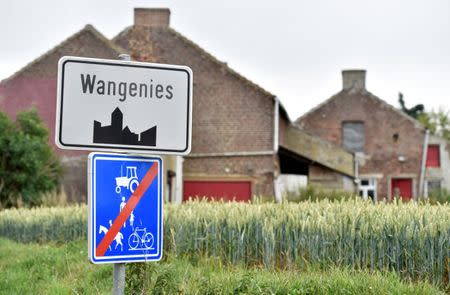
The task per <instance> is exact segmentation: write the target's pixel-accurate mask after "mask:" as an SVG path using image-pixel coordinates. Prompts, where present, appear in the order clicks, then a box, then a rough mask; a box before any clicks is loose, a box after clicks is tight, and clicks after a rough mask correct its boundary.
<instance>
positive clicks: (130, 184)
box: [116, 166, 139, 194]
mask: <svg viewBox="0 0 450 295" xmlns="http://www.w3.org/2000/svg"><path fill="white" fill-rule="evenodd" d="M136 168H137V167H135V166H127V174H126V176H122V171H120V175H121V176H120V177H116V193H118V194H119V193H120V191H121V187H126V188H127V189H129V190H130V192H131V193H133V192H134V190H135V189H136V188H137V187H138V185H139V180H138V178H137V174H136Z"/></svg>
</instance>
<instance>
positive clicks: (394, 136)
mask: <svg viewBox="0 0 450 295" xmlns="http://www.w3.org/2000/svg"><path fill="white" fill-rule="evenodd" d="M342 76H343V89H342V90H341V91H340V92H338V93H337V94H335V95H333V96H332V97H331V98H329V99H328V100H326V101H324V102H323V103H321V104H320V105H318V106H317V107H316V108H314V109H312V110H310V111H309V112H307V113H306V114H304V115H303V116H301V117H300V118H298V119H297V120H296V124H297V125H298V126H299V127H300V128H302V129H304V130H305V131H307V132H310V133H312V134H314V135H316V136H318V137H320V138H322V139H323V140H326V141H329V142H332V143H334V144H337V145H340V146H342V147H343V148H345V149H346V150H348V151H349V152H352V153H354V154H355V177H356V178H357V179H358V180H359V181H358V183H359V185H358V192H359V194H360V195H361V196H363V197H365V198H369V197H370V198H372V199H378V200H381V199H385V198H387V199H391V198H392V197H394V196H401V197H402V198H405V199H411V198H414V199H416V198H418V197H420V196H423V195H425V196H426V195H427V194H428V193H429V192H430V191H431V190H432V189H435V188H444V187H445V188H447V189H450V144H449V143H448V142H447V141H445V140H444V139H442V138H439V137H437V136H433V135H430V134H429V133H428V131H427V130H425V128H424V127H423V126H422V125H421V124H419V122H417V121H416V120H414V119H412V118H411V117H409V116H408V115H406V114H404V113H403V112H401V111H400V110H398V109H396V108H394V107H392V106H391V105H389V104H387V103H386V102H385V101H383V100H381V99H380V98H378V97H377V96H375V95H373V94H372V93H370V92H369V91H367V90H366V87H365V82H366V81H365V77H366V71H364V70H348V71H343V72H342Z"/></svg>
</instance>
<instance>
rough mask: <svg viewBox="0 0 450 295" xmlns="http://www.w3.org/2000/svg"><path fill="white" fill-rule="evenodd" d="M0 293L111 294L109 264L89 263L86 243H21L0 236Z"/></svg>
mask: <svg viewBox="0 0 450 295" xmlns="http://www.w3.org/2000/svg"><path fill="white" fill-rule="evenodd" d="M0 273H1V275H0V294H110V293H111V286H112V278H111V274H112V266H111V265H102V266H95V265H92V264H90V263H89V262H88V259H87V254H86V242H84V241H73V242H69V243H67V244H64V245H55V244H44V245H38V244H20V243H15V242H12V241H9V240H6V239H0Z"/></svg>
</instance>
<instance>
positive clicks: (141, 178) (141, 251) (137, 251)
mask: <svg viewBox="0 0 450 295" xmlns="http://www.w3.org/2000/svg"><path fill="white" fill-rule="evenodd" d="M162 171H163V170H162V160H161V158H159V157H147V156H129V155H122V154H106V153H91V154H90V155H89V165H88V195H89V197H88V205H89V207H88V208H89V214H88V216H89V222H88V255H89V258H90V260H91V261H92V262H93V263H125V262H142V261H158V260H160V259H161V257H162V249H163V247H162V246H163V245H162V244H163V222H162V219H163V216H162V214H163V213H162V206H163V199H162V196H163V192H162V184H163V180H162V178H163V177H162V175H163V174H162Z"/></svg>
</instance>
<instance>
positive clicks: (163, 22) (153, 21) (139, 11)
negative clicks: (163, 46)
mask: <svg viewBox="0 0 450 295" xmlns="http://www.w3.org/2000/svg"><path fill="white" fill-rule="evenodd" d="M169 23H170V10H169V8H135V9H134V25H135V26H144V27H160V28H167V27H168V26H169Z"/></svg>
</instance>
